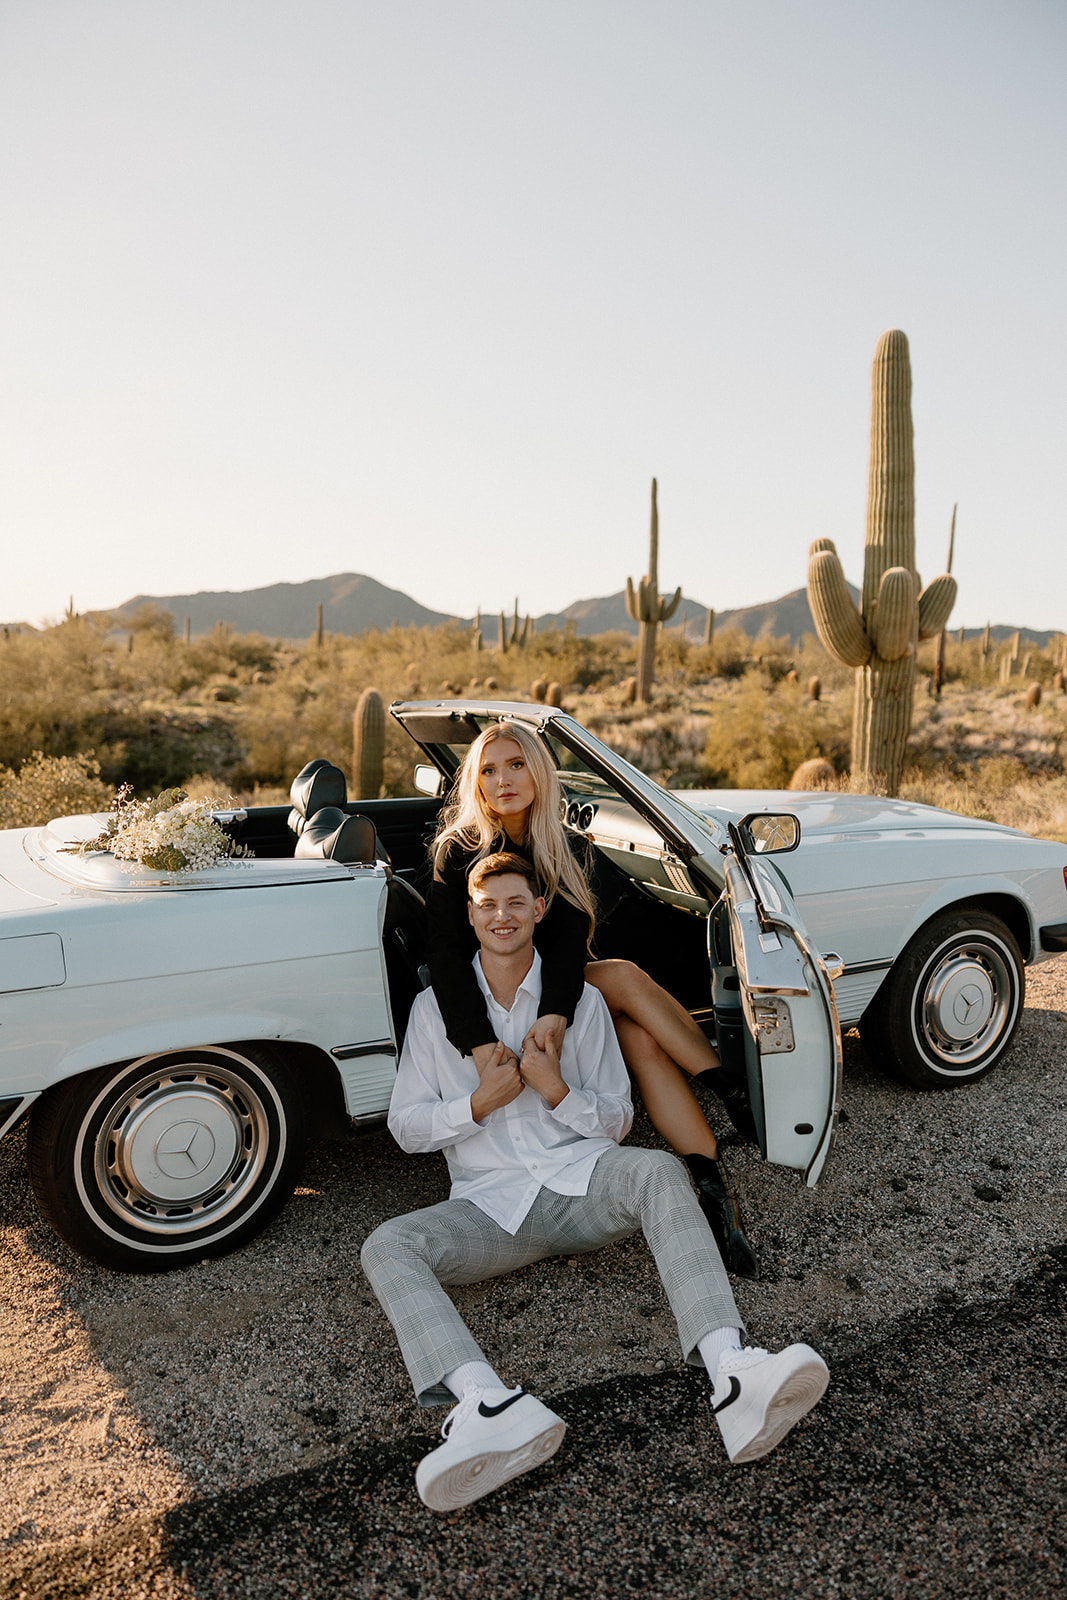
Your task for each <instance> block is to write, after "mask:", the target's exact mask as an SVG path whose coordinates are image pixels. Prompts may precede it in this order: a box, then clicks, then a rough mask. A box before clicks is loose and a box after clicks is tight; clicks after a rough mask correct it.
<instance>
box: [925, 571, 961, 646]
mask: <svg viewBox="0 0 1067 1600" xmlns="http://www.w3.org/2000/svg"><path fill="white" fill-rule="evenodd" d="M955 604H956V580H955V578H953V577H951V576H950V575H949V574H948V573H947V572H943V573H942V574H941V576H940V577H939V578H934V579H933V580H932V582H930V583H928V584H927V586H926V588H925V589H924V590H923V592H922V594H921V595H920V596H919V638H920V639H931V638H933V636H934V634H935V633H940V632H941V629H942V628H943V627H944V626H945V624H946V622H947V621H948V619H949V616H950V614H951V612H952V607H953V606H954V605H955Z"/></svg>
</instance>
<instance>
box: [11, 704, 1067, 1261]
mask: <svg viewBox="0 0 1067 1600" xmlns="http://www.w3.org/2000/svg"><path fill="white" fill-rule="evenodd" d="M391 709H392V714H393V716H394V717H395V718H396V719H397V720H398V721H399V722H400V723H401V724H402V725H403V726H404V728H405V729H406V731H407V732H408V734H409V735H410V736H411V737H412V738H413V739H414V740H415V742H416V743H417V744H418V745H419V746H420V747H421V749H422V751H423V753H424V755H425V758H426V761H425V764H424V765H422V766H420V767H419V768H417V770H416V785H417V787H418V788H419V790H420V791H421V792H420V793H418V794H416V795H413V796H409V797H404V798H397V799H386V800H376V801H363V802H359V803H351V802H348V801H347V800H346V799H345V796H344V792H343V781H344V780H343V776H342V775H341V774H340V773H339V772H338V770H337V769H336V768H332V767H330V766H329V764H328V763H326V762H320V763H312V764H311V766H310V767H309V768H305V769H304V773H303V774H301V777H300V780H299V781H298V782H297V783H294V797H295V799H296V802H297V803H296V806H295V808H294V810H290V809H289V808H288V807H285V806H264V807H257V808H250V809H249V810H247V811H246V812H235V813H229V814H227V813H220V814H219V815H220V818H221V820H223V822H224V824H225V825H226V826H227V827H228V828H229V829H230V831H231V832H232V834H233V836H234V837H235V838H236V839H237V840H238V841H239V842H241V843H243V844H246V845H248V846H249V847H250V849H251V850H252V852H253V855H252V856H251V857H250V858H247V859H233V860H228V861H224V862H221V863H220V864H218V865H217V866H215V867H212V868H209V869H207V870H204V871H198V872H188V873H177V874H168V873H166V872H152V871H147V870H145V869H143V868H137V869H135V870H134V871H133V872H131V871H130V870H129V869H128V867H126V866H123V865H122V864H120V863H119V862H117V861H116V860H115V859H114V857H113V856H111V855H109V854H107V853H104V852H94V853H90V854H85V855H79V854H72V853H70V851H69V848H67V847H69V845H70V844H72V843H75V844H76V843H78V842H80V841H85V840H90V839H92V838H94V837H95V836H96V835H97V834H98V833H99V832H100V829H101V824H102V820H103V819H102V818H101V817H99V816H93V817H89V816H83V817H66V818H60V819H58V820H56V821H53V822H52V823H50V824H48V826H46V827H42V828H31V829H28V830H12V831H8V832H6V833H0V1132H7V1131H10V1130H11V1129H12V1128H14V1127H15V1126H16V1125H17V1124H18V1123H20V1122H21V1121H22V1119H23V1118H24V1117H26V1116H27V1115H28V1117H29V1131H28V1155H29V1165H30V1174H31V1179H32V1183H33V1188H34V1192H35V1194H36V1197H37V1200H38V1204H39V1205H40V1207H41V1209H42V1211H43V1212H44V1214H45V1216H46V1217H47V1218H48V1219H49V1221H50V1222H51V1223H52V1225H53V1227H54V1228H55V1229H56V1231H57V1232H58V1233H59V1234H60V1235H61V1236H62V1237H63V1238H64V1239H66V1240H67V1241H68V1243H69V1244H71V1245H72V1246H73V1247H74V1248H75V1249H76V1250H79V1251H81V1252H82V1253H83V1254H86V1255H88V1256H90V1257H92V1258H94V1259H95V1260H97V1261H99V1262H101V1263H103V1264H104V1265H107V1266H112V1267H117V1268H121V1269H124V1270H131V1271H153V1270H158V1269H160V1268H166V1267H172V1266H179V1265H182V1264H184V1263H187V1262H189V1261H195V1260H199V1259H200V1258H202V1257H205V1256H210V1255H221V1254H224V1253H225V1252H227V1251H229V1250H232V1249H234V1248H236V1247H237V1246H239V1245H240V1244H242V1243H244V1242H246V1241H247V1240H248V1239H250V1238H252V1237H254V1236H255V1235H256V1234H257V1233H258V1232H260V1230H261V1229H263V1228H264V1227H265V1226H266V1225H267V1224H268V1222H270V1221H271V1219H272V1218H273V1217H274V1216H275V1215H276V1214H277V1212H278V1211H279V1209H280V1208H281V1206H282V1205H283V1204H284V1203H285V1201H286V1199H287V1198H288V1196H289V1195H290V1193H291V1192H292V1188H293V1185H294V1183H295V1181H296V1178H297V1175H298V1172H299V1168H300V1163H301V1159H302V1155H303V1150H304V1145H305V1142H306V1140H307V1138H308V1137H309V1136H315V1135H324V1134H326V1135H329V1134H343V1133H346V1132H348V1131H350V1130H352V1129H353V1128H354V1127H359V1126H360V1125H363V1126H367V1125H373V1124H377V1123H379V1122H380V1121H381V1119H382V1118H383V1116H384V1113H385V1111H386V1109H387V1106H388V1102H389V1095H390V1090H391V1087H392V1083H393V1079H394V1076H395V1070H396V1059H397V1052H398V1048H399V1046H400V1043H401V1041H402V1037H403V1029H404V1024H405V1021H406V1017H407V1012H408V1009H409V1007H410V1004H411V1001H412V998H413V996H414V994H415V993H416V992H417V991H418V988H419V987H420V985H421V984H423V983H424V982H425V981H426V972H425V968H424V966H423V965H422V955H423V940H424V936H425V908H424V905H423V901H422V896H421V893H420V886H421V887H425V877H424V874H425V862H426V839H427V836H428V835H429V834H430V833H431V832H432V829H433V825H434V819H435V817H436V813H437V810H438V808H439V806H440V804H441V800H440V798H439V797H440V795H441V794H443V793H444V791H445V789H446V788H447V783H448V780H449V779H450V778H451V776H452V774H453V773H454V772H455V770H456V767H457V765H458V764H459V762H460V761H461V760H462V757H463V753H464V750H465V749H466V747H467V746H468V745H469V744H470V742H471V741H472V740H473V739H474V738H475V737H476V736H477V734H478V732H479V731H480V730H481V728H482V727H484V726H485V725H486V723H487V722H489V721H492V720H495V719H498V718H500V717H504V716H508V717H515V718H519V719H521V720H522V721H524V722H525V723H527V724H528V725H529V726H530V727H531V728H532V729H534V730H536V732H537V733H538V735H539V736H540V737H541V738H543V739H544V741H545V742H546V744H547V746H548V748H549V749H550V750H551V752H552V754H553V756H554V758H555V760H556V762H557V764H558V766H559V769H560V777H561V780H562V783H563V789H564V796H565V799H564V808H565V818H566V822H567V825H568V826H569V827H571V828H573V829H576V830H578V831H579V832H581V833H582V834H584V835H585V836H586V837H587V838H588V839H589V840H590V842H591V844H592V846H593V858H594V861H595V887H596V892H597V897H598V904H599V910H600V921H599V926H598V950H599V953H600V954H602V955H626V956H628V957H630V958H631V959H633V960H635V961H637V962H638V963H640V964H641V965H642V966H643V967H645V968H646V969H647V970H649V971H650V972H652V973H653V975H654V976H655V977H656V978H658V979H659V981H660V982H662V983H664V984H666V986H667V987H668V988H670V989H671V990H672V991H673V992H674V993H675V994H676V995H677V996H678V997H679V999H681V1000H682V1002H683V1003H684V1004H685V1005H686V1006H688V1007H689V1009H690V1010H691V1011H692V1012H693V1014H694V1015H695V1016H697V1017H698V1019H699V1020H701V1021H702V1022H704V1023H705V1024H706V1025H707V1026H708V1027H709V1029H710V1028H711V1027H712V1026H714V1028H715V1031H716V1034H717V1037H718V1043H719V1048H720V1051H721V1052H722V1053H723V1055H724V1058H726V1059H727V1060H728V1061H730V1062H731V1063H732V1064H733V1065H734V1066H735V1068H737V1069H738V1070H740V1071H742V1072H744V1073H745V1074H747V1080H748V1088H749V1094H750V1098H751V1101H752V1106H753V1111H754V1114H755V1120H756V1124H757V1128H758V1131H759V1138H760V1145H761V1149H762V1152H763V1154H764V1156H765V1157H766V1159H767V1160H769V1161H772V1162H777V1163H781V1164H783V1165H785V1166H788V1167H791V1168H794V1169H796V1170H797V1171H798V1173H800V1174H801V1175H802V1176H803V1177H804V1179H805V1180H806V1181H807V1182H808V1183H809V1184H810V1183H814V1182H815V1181H816V1179H817V1178H818V1176H819V1174H820V1172H821V1171H822V1168H823V1165H824V1163H825V1161H826V1158H827V1155H828V1153H829V1151H830V1147H831V1144H832V1141H833V1132H834V1122H835V1117H836V1113H837V1104H838V1097H839V1089H840V1074H841V1025H842V1024H844V1025H845V1026H849V1025H851V1024H853V1023H859V1025H860V1029H861V1032H862V1036H863V1041H864V1043H865V1045H866V1046H867V1048H868V1049H869V1051H870V1053H871V1054H872V1055H873V1056H875V1057H876V1059H878V1060H879V1061H880V1062H882V1063H884V1064H885V1065H886V1066H887V1067H888V1068H889V1069H891V1070H893V1071H895V1072H896V1073H898V1074H899V1075H902V1076H903V1077H904V1078H905V1079H907V1080H908V1081H910V1082H911V1083H912V1084H915V1085H916V1086H918V1087H923V1088H934V1087H947V1086H952V1085H956V1084H960V1083H966V1082H969V1081H971V1080H973V1079H974V1078H977V1077H979V1076H980V1075H981V1074H982V1073H984V1072H987V1071H988V1070H989V1069H990V1068H991V1067H992V1066H993V1065H994V1063H996V1062H997V1061H998V1060H999V1059H1000V1057H1001V1056H1002V1055H1003V1054H1004V1053H1005V1051H1006V1050H1007V1048H1008V1046H1009V1044H1010V1041H1011V1038H1012V1035H1013V1033H1014V1031H1015V1027H1016V1025H1017V1023H1018V1020H1019V1015H1020V1012H1021V1008H1022V1003H1023V992H1024V981H1025V979H1024V969H1025V965H1026V964H1027V963H1029V962H1036V961H1040V960H1042V959H1043V958H1045V957H1047V956H1048V955H1050V954H1052V953H1054V952H1057V951H1061V950H1064V949H1067V848H1064V847H1063V846H1061V845H1057V844H1052V843H1049V842H1047V841H1043V840H1036V839H1032V838H1030V837H1028V836H1027V835H1025V834H1022V833H1018V832H1016V831H1014V830H1012V829H1008V828H1001V827H998V826H995V825H993V824H990V823H984V822H976V821H974V820H972V819H969V818H965V817H961V816H956V815H954V814H952V813H949V812H945V811H938V810H934V809H931V808H929V807H924V806H915V805H908V804H903V803H900V802H896V801H889V800H878V799H871V798H867V797H864V796H856V795H835V794H830V795H826V794H809V795H797V794H786V793H765V792H761V793H740V792H725V791H723V792H715V791H689V792H687V793H686V794H685V795H684V797H683V796H681V795H678V794H668V793H667V792H666V791H665V790H663V789H662V788H660V787H659V786H658V785H657V784H655V783H654V782H653V781H652V780H651V779H649V778H647V777H646V776H645V775H644V774H642V773H641V772H639V771H638V770H637V769H636V768H634V767H633V766H631V765H630V764H629V763H627V762H626V761H624V760H622V759H621V758H620V757H619V756H617V755H615V754H614V753H613V752H612V751H611V750H610V749H609V748H608V747H607V746H606V745H604V744H603V743H601V741H599V740H598V739H596V738H594V737H593V736H592V735H591V734H590V733H588V732H587V731H586V730H585V729H584V728H583V727H582V726H581V725H580V724H579V723H578V722H576V721H575V720H574V719H573V718H572V717H570V716H568V715H566V714H565V713H564V712H562V711H558V710H554V709H552V708H550V707H546V706H541V705H510V704H499V703H486V702H474V701H471V702H457V701H446V702H443V703H434V704H429V703H421V704H399V705H394V706H393V707H392V708H391ZM309 773H310V777H309ZM316 773H318V777H316ZM312 778H314V779H315V781H314V782H312V781H311V779H312ZM746 818H748V820H747V821H746V820H745V819H746ZM357 819H363V820H357ZM795 819H799V824H798V823H797V821H796V820H795Z"/></svg>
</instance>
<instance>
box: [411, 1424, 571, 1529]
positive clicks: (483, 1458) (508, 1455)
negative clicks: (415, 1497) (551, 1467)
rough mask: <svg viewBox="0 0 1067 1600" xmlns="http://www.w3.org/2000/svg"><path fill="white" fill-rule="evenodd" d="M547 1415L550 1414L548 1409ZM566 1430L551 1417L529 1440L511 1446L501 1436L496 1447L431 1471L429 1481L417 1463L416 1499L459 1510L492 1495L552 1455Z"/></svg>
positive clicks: (435, 1507) (438, 1507) (433, 1506)
mask: <svg viewBox="0 0 1067 1600" xmlns="http://www.w3.org/2000/svg"><path fill="white" fill-rule="evenodd" d="M547 1414H548V1415H549V1416H552V1413H551V1412H548V1413H547ZM566 1431H567V1424H566V1423H565V1422H563V1421H562V1420H561V1419H560V1418H559V1417H553V1419H552V1421H551V1422H550V1423H549V1425H548V1426H547V1427H546V1428H545V1429H544V1430H543V1431H542V1432H541V1433H538V1434H536V1435H535V1436H534V1437H533V1438H532V1439H526V1440H524V1441H523V1443H522V1444H520V1445H515V1446H512V1447H510V1448H509V1447H508V1446H507V1444H506V1441H505V1440H504V1439H501V1440H500V1442H499V1443H498V1445H497V1446H496V1447H495V1448H492V1449H490V1448H486V1449H485V1450H482V1451H480V1452H479V1453H478V1454H477V1455H471V1456H467V1457H465V1458H464V1459H463V1460H462V1461H457V1462H456V1463H455V1464H454V1465H453V1466H446V1467H443V1468H442V1469H441V1470H440V1471H439V1472H435V1473H433V1474H432V1476H431V1477H430V1478H429V1481H428V1482H427V1481H420V1471H421V1468H422V1466H423V1465H424V1463H421V1462H420V1465H419V1470H418V1471H416V1473H415V1487H416V1488H417V1489H418V1491H419V1498H420V1499H421V1500H422V1502H423V1504H424V1505H427V1506H429V1508H430V1510H431V1511H459V1510H461V1509H462V1507H463V1506H469V1505H472V1504H473V1503H474V1501H475V1500H481V1499H482V1497H483V1495H487V1494H492V1493H493V1490H494V1489H499V1488H500V1487H501V1486H502V1485H503V1484H505V1483H509V1482H510V1481H511V1479H512V1478H517V1477H519V1476H520V1474H521V1473H523V1472H530V1471H532V1470H533V1468H534V1467H540V1466H542V1465H543V1464H544V1463H545V1462H546V1461H548V1460H550V1459H551V1458H552V1456H554V1455H555V1453H556V1451H557V1450H558V1449H559V1447H560V1445H561V1444H562V1443H563V1435H564V1434H565V1433H566Z"/></svg>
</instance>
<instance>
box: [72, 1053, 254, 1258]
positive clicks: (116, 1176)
mask: <svg viewBox="0 0 1067 1600" xmlns="http://www.w3.org/2000/svg"><path fill="white" fill-rule="evenodd" d="M264 1092H265V1093H267V1092H269V1085H266V1084H265V1085H264ZM269 1147H270V1119H269V1117H268V1111H267V1104H266V1101H265V1099H264V1098H261V1097H260V1094H259V1093H257V1091H256V1089H255V1088H253V1087H252V1086H251V1085H250V1084H249V1082H248V1081H247V1079H246V1077H245V1076H244V1075H241V1074H238V1073H236V1072H232V1071H230V1070H229V1069H228V1068H227V1067H226V1066H225V1065H224V1064H222V1063H220V1064H219V1065H218V1066H215V1065H210V1066H208V1065H205V1064H203V1063H199V1062H198V1063H190V1064H189V1065H188V1066H187V1067H185V1068H184V1069H183V1067H182V1066H181V1065H175V1066H172V1067H171V1068H170V1069H169V1070H167V1071H166V1072H160V1071H158V1070H157V1071H156V1072H153V1073H147V1074H146V1075H145V1076H144V1077H143V1078H141V1079H140V1080H139V1081H136V1082H135V1083H134V1084H133V1085H132V1086H131V1087H130V1088H128V1089H127V1090H126V1091H125V1092H124V1093H123V1094H122V1096H121V1098H120V1099H119V1100H118V1101H116V1102H115V1104H114V1105H113V1106H112V1107H111V1108H110V1110H109V1111H108V1112H107V1114H106V1116H105V1118H104V1122H103V1124H102V1126H101V1128H100V1132H99V1134H98V1135H97V1138H96V1143H95V1147H94V1152H93V1166H94V1176H95V1179H96V1188H97V1191H98V1193H99V1195H100V1197H101V1198H102V1199H103V1201H104V1202H105V1204H106V1205H107V1207H108V1208H109V1209H110V1210H111V1211H112V1212H113V1213H114V1214H115V1215H116V1216H117V1217H119V1218H120V1219H122V1220H124V1221H125V1222H126V1223H127V1224H128V1225H129V1224H132V1225H135V1226H136V1228H137V1229H138V1231H139V1232H146V1231H147V1232H150V1233H160V1234H165V1235H169V1236H174V1235H180V1234H182V1233H189V1232H193V1231H195V1230H196V1229H199V1228H201V1227H203V1226H204V1224H205V1223H207V1222H209V1221H210V1222H213V1223H214V1222H217V1221H218V1220H219V1219H221V1218H224V1217H225V1216H226V1215H227V1214H228V1213H229V1212H231V1211H233V1210H234V1209H235V1208H236V1207H237V1206H238V1205H240V1204H241V1202H242V1201H243V1199H244V1197H245V1196H246V1195H247V1193H248V1191H249V1189H250V1188H251V1187H252V1185H253V1184H254V1183H255V1182H256V1180H257V1178H258V1177H259V1175H260V1173H261V1172H262V1170H263V1166H264V1163H265V1161H266V1159H267V1154H268V1150H269Z"/></svg>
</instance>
